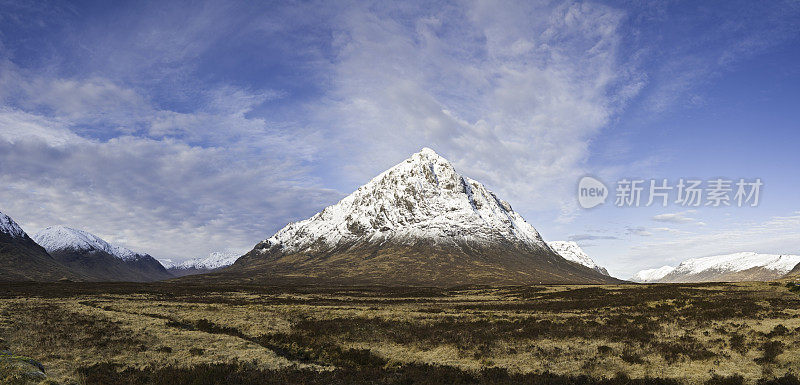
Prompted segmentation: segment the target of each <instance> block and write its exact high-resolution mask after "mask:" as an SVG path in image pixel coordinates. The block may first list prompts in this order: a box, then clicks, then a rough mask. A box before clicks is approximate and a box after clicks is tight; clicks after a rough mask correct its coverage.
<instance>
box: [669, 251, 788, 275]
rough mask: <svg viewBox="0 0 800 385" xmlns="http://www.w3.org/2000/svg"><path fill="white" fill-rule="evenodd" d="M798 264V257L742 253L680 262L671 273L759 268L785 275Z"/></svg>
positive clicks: (686, 273)
mask: <svg viewBox="0 0 800 385" xmlns="http://www.w3.org/2000/svg"><path fill="white" fill-rule="evenodd" d="M798 263H800V255H780V254H758V253H753V252H744V253H735V254H727V255H715V256H711V257H703V258H692V259H687V260H685V261H683V262H681V264H680V265H678V267H676V268H675V270H674V271H673V272H672V273H673V274H681V275H693V274H700V273H703V272H707V271H729V272H739V271H744V270H748V269H752V268H754V267H760V268H764V269H767V270H774V271H777V272H781V273H783V274H786V273H788V272H789V271H791V270H792V268H793V267H795V265H797V264H798Z"/></svg>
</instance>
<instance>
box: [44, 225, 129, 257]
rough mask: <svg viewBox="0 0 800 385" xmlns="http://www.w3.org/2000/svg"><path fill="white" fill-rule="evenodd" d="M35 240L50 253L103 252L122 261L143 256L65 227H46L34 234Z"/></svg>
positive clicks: (86, 233)
mask: <svg viewBox="0 0 800 385" xmlns="http://www.w3.org/2000/svg"><path fill="white" fill-rule="evenodd" d="M33 240H34V241H36V243H38V244H40V245H41V246H42V247H44V248H45V249H47V251H48V252H57V251H61V250H87V251H103V252H106V253H108V254H111V255H113V256H115V257H117V258H119V259H122V260H131V259H135V258H136V257H137V256H140V255H141V254H137V253H134V252H133V251H130V250H128V249H126V248H124V247H121V246H113V245H111V244H109V243H108V242H106V241H104V240H103V239H101V238H100V237H98V236H96V235H94V234H91V233H88V232H86V231H83V230H78V229H73V228H70V227H65V226H50V227H46V228H44V229H42V230H40V231H39V232H38V233H36V234H34V235H33Z"/></svg>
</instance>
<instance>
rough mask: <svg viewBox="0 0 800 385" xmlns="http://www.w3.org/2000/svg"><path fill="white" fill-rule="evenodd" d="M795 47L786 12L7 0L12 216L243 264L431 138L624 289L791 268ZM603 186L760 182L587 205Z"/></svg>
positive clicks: (26, 223) (6, 161)
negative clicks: (722, 204)
mask: <svg viewBox="0 0 800 385" xmlns="http://www.w3.org/2000/svg"><path fill="white" fill-rule="evenodd" d="M798 48H800V4H798V3H797V2H794V1H785V2H781V1H767V2H757V3H754V2H744V1H741V2H738V1H719V2H702V3H698V2H691V1H666V2H664V1H662V2H649V3H647V2H645V3H643V2H626V1H613V2H564V3H561V2H541V3H535V2H503V3H499V4H498V3H497V2H494V1H491V2H489V1H468V2H441V3H425V4H420V3H414V2H403V3H402V4H388V3H386V2H336V3H332V2H313V1H309V2H191V3H182V2H166V1H161V2H130V3H120V4H112V3H110V2H24V1H10V2H5V1H0V210H2V211H3V212H5V213H7V214H9V215H11V216H12V217H14V218H15V219H17V220H18V221H19V222H20V223H21V225H22V226H23V227H24V228H25V229H26V230H27V231H29V232H33V231H36V230H38V229H40V228H42V227H45V226H47V225H52V224H66V225H69V226H73V227H78V228H82V229H85V230H88V231H90V232H93V233H96V234H98V235H100V236H102V237H104V238H106V239H107V240H109V241H112V242H117V243H121V244H123V245H126V246H128V247H131V248H133V249H136V250H142V251H146V252H149V253H151V254H153V255H155V256H157V257H162V258H173V259H182V258H189V257H196V256H198V255H205V254H208V253H209V252H211V251H216V250H225V249H233V250H237V251H245V250H247V249H249V248H250V247H252V245H253V244H255V243H256V242H257V241H259V240H261V239H264V238H267V237H268V236H270V235H271V234H272V233H273V232H275V231H276V230H278V229H279V228H281V227H283V226H284V225H285V224H286V223H287V222H289V221H294V220H299V219H304V218H305V217H308V216H310V215H312V214H314V213H315V212H317V211H319V210H320V209H321V208H323V207H324V206H326V205H329V204H332V203H334V202H336V201H337V200H338V199H340V198H341V197H342V196H344V195H346V194H347V193H349V192H350V191H352V190H354V189H355V188H356V187H357V186H358V185H360V184H362V183H364V182H366V181H367V180H368V179H369V178H371V177H372V176H374V175H376V174H377V173H379V172H381V171H382V170H384V169H386V168H388V167H390V166H392V165H393V164H395V163H397V162H399V161H401V160H403V159H405V158H406V157H408V155H410V154H411V153H413V152H416V151H418V150H419V149H420V148H422V147H425V146H427V147H431V148H433V149H435V150H436V151H437V152H439V153H440V154H441V155H443V156H445V157H446V158H448V159H450V160H451V161H452V162H453V163H454V164H455V166H456V167H457V169H459V170H460V171H461V172H462V173H463V174H465V175H468V176H470V177H472V178H474V179H478V180H480V181H482V182H484V183H485V184H487V185H488V186H489V187H490V188H492V189H493V190H494V191H495V192H496V193H497V194H498V195H499V196H501V197H503V198H504V199H506V200H508V201H509V202H511V203H512V205H513V206H514V208H515V209H516V210H517V211H519V212H520V213H521V214H522V215H523V216H524V217H525V218H526V219H527V220H528V222H530V223H532V224H533V225H534V226H535V227H536V228H537V229H538V230H539V231H540V233H541V234H542V235H543V236H544V237H545V239H548V240H561V239H574V240H577V241H578V242H579V243H580V244H581V245H582V246H583V247H584V249H585V250H586V251H587V252H589V254H590V255H591V256H592V257H593V258H594V259H596V260H597V261H598V262H599V263H600V264H602V265H604V266H607V267H608V268H609V270H610V271H611V272H612V273H613V274H615V275H618V276H621V277H628V276H630V275H631V274H633V273H634V272H636V271H637V270H639V269H643V268H651V267H659V266H661V265H663V264H673V265H674V264H675V263H677V262H679V261H680V260H682V259H685V258H688V257H699V256H706V255H713V254H718V253H725V252H736V251H759V252H773V253H794V254H797V253H800V204H799V203H798V202H797V201H798V199H797V198H798V193H797V191H798V189H800V176H798V173H797V172H795V170H794V169H795V168H796V167H797V166H798V165H800V155H798V151H796V149H797V145H798V143H800V123H798V122H800V108H798V105H799V104H800V95H798V91H797V90H799V89H800V66H798V65H797V63H798V62H800V49H798ZM587 174H588V175H595V176H597V177H598V178H600V179H601V180H603V181H604V182H606V183H607V185H610V186H611V185H613V184H614V183H615V182H616V181H617V180H619V179H621V178H625V177H627V178H633V177H638V178H642V179H650V178H656V179H662V178H668V179H670V180H671V181H675V180H677V179H678V178H690V177H691V178H701V179H712V178H717V177H726V178H730V179H738V178H761V179H762V180H763V181H764V187H763V190H762V194H761V204H760V205H759V206H758V207H754V208H752V207H748V208H738V207H727V208H706V207H702V208H697V209H694V210H691V209H687V208H685V207H680V206H677V205H670V206H668V207H666V208H663V207H639V208H619V207H614V206H613V205H611V204H609V203H607V204H605V205H603V206H601V207H598V208H595V209H591V210H583V209H580V208H579V207H578V205H577V200H576V191H575V187H576V184H577V181H578V179H579V178H580V177H581V176H583V175H587ZM612 188H613V186H612ZM611 200H612V201H613V197H611ZM665 214H666V215H665Z"/></svg>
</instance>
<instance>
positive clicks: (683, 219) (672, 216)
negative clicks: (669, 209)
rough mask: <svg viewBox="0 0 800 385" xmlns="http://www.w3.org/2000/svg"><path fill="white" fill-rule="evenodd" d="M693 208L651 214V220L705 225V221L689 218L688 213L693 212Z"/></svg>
mask: <svg viewBox="0 0 800 385" xmlns="http://www.w3.org/2000/svg"><path fill="white" fill-rule="evenodd" d="M695 212H696V211H695V210H686V211H681V212H677V213H665V214H658V215H655V216H653V220H654V221H656V222H668V223H694V224H697V225H700V226H703V225H705V223H703V222H701V221H699V220H697V219H695V218H691V217H689V216H688V215H690V214H693V213H695Z"/></svg>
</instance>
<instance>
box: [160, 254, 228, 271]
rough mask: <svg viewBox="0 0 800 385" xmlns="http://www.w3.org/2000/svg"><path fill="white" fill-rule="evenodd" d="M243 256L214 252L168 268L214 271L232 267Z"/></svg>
mask: <svg viewBox="0 0 800 385" xmlns="http://www.w3.org/2000/svg"><path fill="white" fill-rule="evenodd" d="M243 254H244V253H242V252H238V251H215V252H213V253H211V254H210V255H208V256H207V257H203V258H194V259H189V260H186V261H183V262H180V263H175V264H173V265H172V266H171V267H169V268H172V269H198V270H214V269H219V268H222V267H225V266H230V265H233V263H234V262H236V260H237V259H239V257H241V256H242V255H243ZM169 262H172V261H169ZM162 264H163V262H162Z"/></svg>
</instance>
